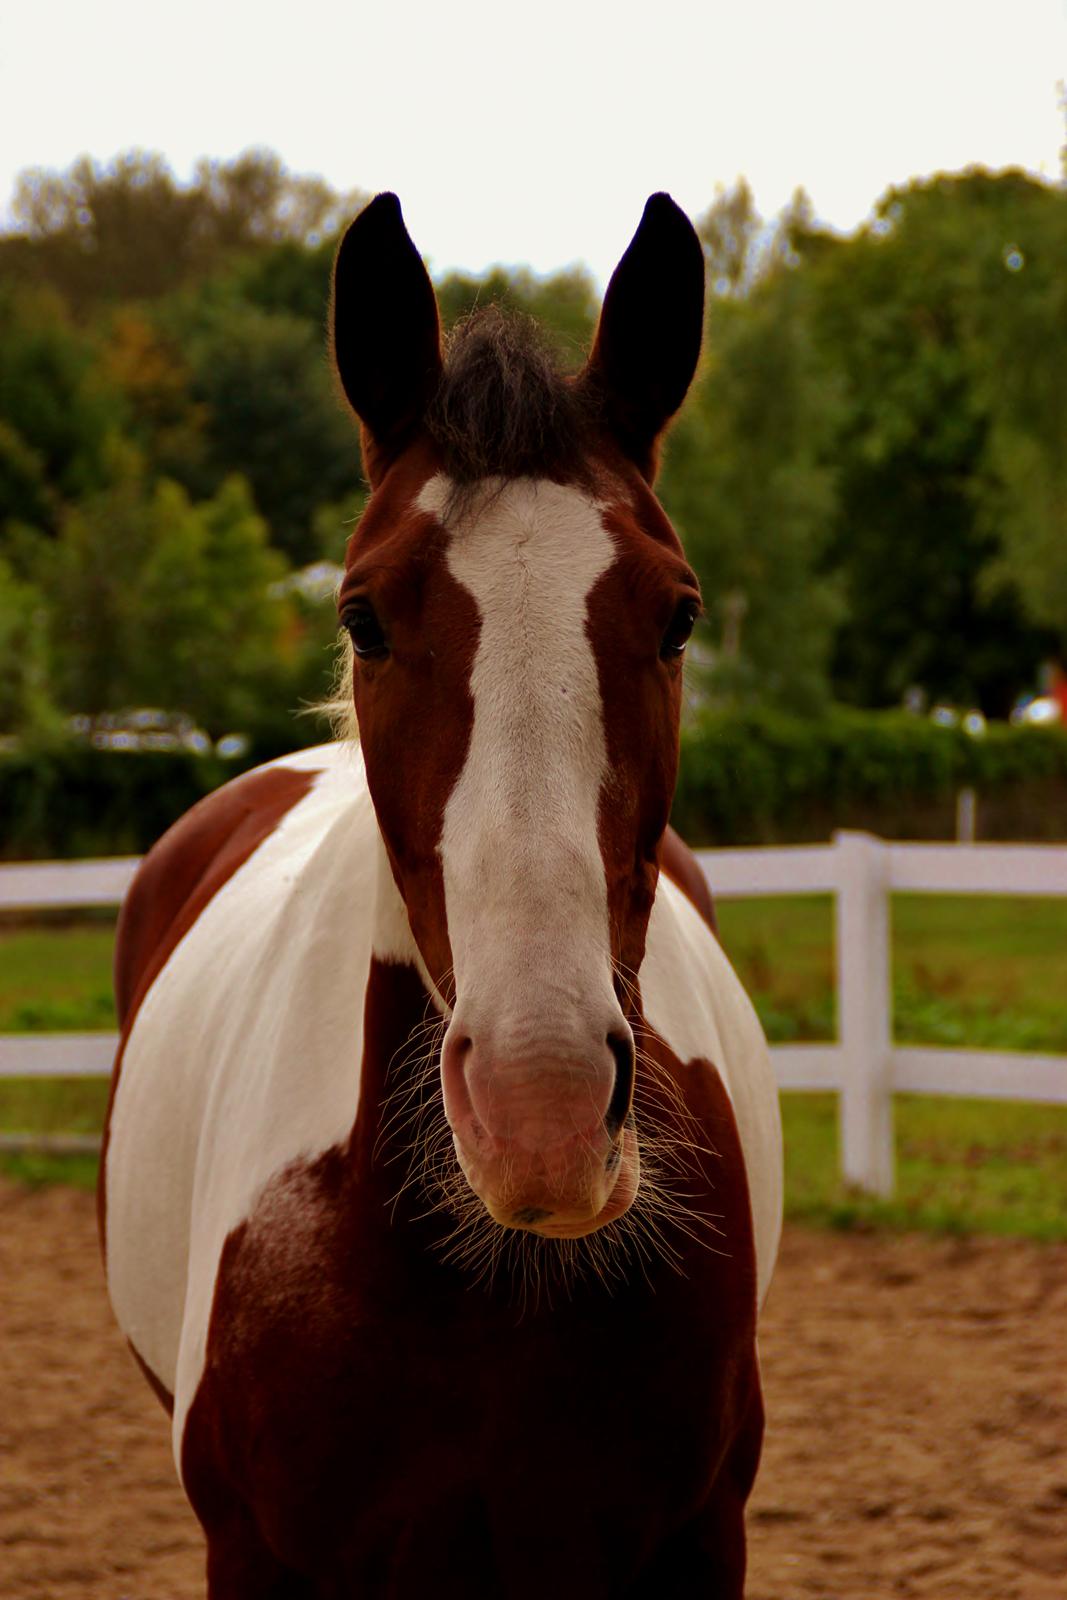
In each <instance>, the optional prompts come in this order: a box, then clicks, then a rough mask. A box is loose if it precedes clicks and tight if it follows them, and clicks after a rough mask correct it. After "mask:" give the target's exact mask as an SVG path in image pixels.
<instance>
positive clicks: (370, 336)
mask: <svg viewBox="0 0 1067 1600" xmlns="http://www.w3.org/2000/svg"><path fill="white" fill-rule="evenodd" d="M330 342H331V347H332V350H333V359H334V363H335V365H336V368H337V375H338V377H339V378H340V380H341V387H342V389H343V390H344V392H345V397H346V399H347V400H348V403H349V405H350V406H351V407H352V410H353V411H354V412H355V413H356V416H357V417H358V418H359V420H360V422H361V423H362V424H363V458H364V463H365V466H366V469H367V476H368V477H369V478H370V479H371V482H372V483H373V482H374V481H376V479H377V478H378V477H380V476H381V473H382V472H383V471H384V470H385V467H386V466H387V465H388V463H389V461H390V459H392V458H393V457H394V456H396V455H397V454H398V453H399V452H400V451H401V450H402V449H403V448H404V446H405V445H406V444H407V442H408V440H409V438H410V437H411V434H412V433H413V432H414V431H415V429H416V428H417V427H418V425H419V423H420V422H421V420H422V418H423V416H424V415H425V412H426V408H427V406H428V405H429V403H430V401H431V399H432V398H433V395H434V393H435V392H436V389H437V385H438V381H439V379H440V376H441V327H440V322H439V320H438V315H437V299H436V296H435V295H434V292H433V284H432V283H431V282H430V278H429V274H428V273H427V271H426V268H425V267H424V266H423V264H422V258H421V256H420V255H419V252H418V251H417V250H416V248H415V246H414V245H413V244H412V242H411V239H410V237H409V235H408V231H407V229H406V228H405V226H404V218H403V216H402V215H401V211H400V202H399V200H398V199H397V197H396V195H395V194H380V195H377V196H376V197H375V198H374V199H373V200H372V201H371V202H370V204H369V205H368V206H365V207H364V209H363V210H362V211H361V212H360V213H359V216H358V217H357V218H356V219H355V221H354V222H352V223H351V224H350V225H349V227H348V230H347V232H346V233H345V236H344V238H343V239H342V240H341V243H340V245H339V246H338V249H337V259H336V261H335V262H334V268H333V294H332V297H331V303H330Z"/></svg>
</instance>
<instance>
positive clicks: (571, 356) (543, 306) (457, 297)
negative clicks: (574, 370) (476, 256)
mask: <svg viewBox="0 0 1067 1600" xmlns="http://www.w3.org/2000/svg"><path fill="white" fill-rule="evenodd" d="M436 288H437V300H438V304H439V306H440V308H441V319H442V322H443V323H444V326H445V328H446V329H448V328H451V327H452V326H453V325H454V324H455V323H456V322H458V321H459V320H460V318H462V317H466V316H469V315H470V314H471V312H472V311H475V310H477V308H478V307H479V306H487V305H494V304H495V305H501V306H504V307H506V308H508V309H510V310H512V311H518V312H521V313H523V314H524V315H526V316H528V317H532V318H533V319H534V321H535V322H538V323H540V324H541V326H542V327H543V328H546V329H547V330H548V332H549V334H550V336H551V337H552V339H553V341H554V343H555V345H556V348H557V350H558V352H559V354H560V357H561V359H562V360H563V361H564V363H565V364H567V365H569V366H573V367H577V366H579V365H580V364H581V362H582V360H583V359H584V356H585V353H586V351H587V350H588V348H589V346H590V344H591V343H592V338H593V330H594V329H595V327H596V319H597V315H598V312H599V309H600V308H599V301H598V297H597V292H596V286H595V284H594V282H593V279H592V278H591V277H590V275H589V273H588V272H587V271H586V270H585V268H584V267H572V268H569V269H567V270H566V271H563V272H554V273H551V274H549V276H547V277H544V278H539V277H538V276H537V275H536V274H535V273H533V272H531V271H529V269H528V268H525V267H522V268H504V267H494V268H493V269H492V271H491V272H487V273H486V274H485V275H484V276H483V277H480V278H479V277H474V276H472V275H471V274H469V273H464V272H450V273H448V274H447V276H445V277H444V278H442V279H441V280H440V281H439V282H438V284H437V285H436Z"/></svg>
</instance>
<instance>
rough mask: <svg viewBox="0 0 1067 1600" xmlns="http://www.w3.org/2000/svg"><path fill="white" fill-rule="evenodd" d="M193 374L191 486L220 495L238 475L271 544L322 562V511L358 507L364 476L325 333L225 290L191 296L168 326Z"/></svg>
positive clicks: (294, 557) (298, 559)
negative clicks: (318, 532)
mask: <svg viewBox="0 0 1067 1600" xmlns="http://www.w3.org/2000/svg"><path fill="white" fill-rule="evenodd" d="M166 328H167V332H168V334H169V335H170V337H172V338H173V339H174V340H175V341H176V343H177V346H178V348H179V349H180V350H181V351H182V355H183V358H184V360H185V361H186V363H187V364H188V369H189V374H190V376H189V392H190V395H191V398H192V401H193V402H194V403H195V405H196V407H197V408H198V412H199V417H200V426H201V427H202V432H203V457H202V462H201V464H200V466H199V467H198V468H197V469H195V470H192V471H191V472H190V474H189V476H188V477H187V478H184V480H183V481H185V482H186V485H187V487H188V488H189V489H190V491H191V492H192V493H194V494H196V495H205V494H212V493H214V492H215V491H216V490H217V489H218V487H219V485H220V484H221V483H222V482H223V480H224V479H225V478H226V477H227V476H229V475H230V474H231V473H234V472H237V473H239V474H240V475H241V476H242V477H244V478H245V479H246V480H247V481H248V483H249V484H250V485H251V488H252V492H253V494H254V496H255V502H256V506H257V508H258V510H259V511H260V512H261V513H262V515H263V516H264V517H265V518H266V519H267V522H268V524H269V527H270V537H271V541H272V543H274V544H275V545H277V547H278V548H279V549H281V550H283V551H285V553H286V555H287V556H288V557H289V558H290V560H291V561H293V562H294V563H295V564H297V565H301V564H303V563H304V562H306V561H310V560H313V559H315V558H316V556H317V555H318V549H317V547H316V541H315V536H314V529H313V524H314V517H315V511H316V508H317V507H318V506H320V505H322V504H328V503H333V502H336V501H339V500H342V499H351V500H352V501H353V503H354V502H355V501H356V499H357V497H358V496H359V493H360V489H361V484H362V477H361V464H360V456H359V443H358V439H357V435H356V429H355V426H354V424H353V423H352V421H351V419H350V417H348V416H347V415H346V414H345V412H344V410H343V407H342V405H341V402H340V400H339V398H338V396H337V394H336V392H335V389H334V385H333V381H332V378H331V374H330V371H329V367H328V364H327V361H326V354H325V347H324V341H323V337H322V335H321V334H320V333H319V332H318V331H317V330H315V329H314V328H312V327H311V326H310V325H309V324H308V323H307V322H304V321H302V320H299V319H297V318H296V317H292V316H288V315H285V314H281V313H269V312H265V311H260V310H259V309H258V308H256V307H255V306H249V305H246V304H243V303H242V302H240V301H239V300H237V299H236V298H234V297H233V296H232V295H231V294H229V293H228V292H226V291H223V290H222V289H220V290H219V291H218V292H217V293H215V294H213V295H211V296H207V295H201V296H197V297H196V298H195V299H187V300H186V301H185V302H183V304H182V305H181V306H180V307H176V308H175V311H174V314H173V315H172V316H171V317H170V318H169V319H168V321H167V324H166Z"/></svg>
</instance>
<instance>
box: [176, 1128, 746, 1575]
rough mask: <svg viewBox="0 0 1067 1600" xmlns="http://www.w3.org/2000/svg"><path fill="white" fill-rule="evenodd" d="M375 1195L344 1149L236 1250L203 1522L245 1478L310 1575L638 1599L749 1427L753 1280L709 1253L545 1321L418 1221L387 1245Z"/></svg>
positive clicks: (291, 1555)
mask: <svg viewBox="0 0 1067 1600" xmlns="http://www.w3.org/2000/svg"><path fill="white" fill-rule="evenodd" d="M367 1198H368V1197H367V1194H366V1190H365V1186H362V1185H361V1183H360V1178H359V1174H358V1170H354V1169H353V1167H352V1165H351V1163H350V1160H349V1159H348V1158H347V1157H346V1155H345V1154H343V1153H342V1152H333V1153H331V1154H330V1155H328V1156H326V1157H323V1158H321V1159H320V1160H319V1161H318V1162H316V1163H314V1164H311V1165H309V1166H307V1167H306V1168H301V1169H299V1170H297V1169H294V1170H292V1171H290V1172H289V1173H288V1174H286V1175H285V1176H284V1177H283V1178H281V1179H279V1181H278V1183H277V1184H276V1185H275V1186H273V1189H272V1191H271V1192H269V1193H268V1194H267V1195H266V1196H265V1197H264V1201H263V1204H262V1208H261V1209H260V1211H259V1212H257V1213H254V1214H253V1216H252V1217H251V1218H250V1219H249V1220H248V1222H247V1224H245V1225H244V1226H243V1227H242V1228H240V1229H239V1230H237V1231H236V1233H235V1234H234V1235H233V1236H232V1237H231V1238H230V1239H229V1240H228V1241H227V1245H226V1247H225V1250H224V1252H223V1256H222V1260H221V1262H220V1269H219V1276H218V1282H217V1284H216V1290H215V1297H214V1314H213V1332H212V1336H211V1339H210V1341H209V1347H208V1352H207V1359H206V1363H205V1371H204V1377H203V1380H202V1382H201V1385H200V1389H199V1392H198V1394H197V1398H196V1401H195V1402H194V1405H193V1408H192V1410H191V1412H190V1414H189V1418H188V1421H187V1424H186V1430H185V1444H184V1451H183V1462H182V1471H183V1478H184V1481H185V1484H186V1488H187V1490H188V1492H189V1494H190V1497H191V1499H192V1500H193V1504H194V1506H195V1507H196V1509H197V1511H198V1512H199V1513H200V1515H201V1516H202V1517H203V1518H204V1520H205V1523H208V1522H210V1515H211V1504H212V1495H213V1485H214V1484H215V1483H216V1482H226V1483H229V1484H232V1483H233V1482H239V1483H243V1484H245V1485H246V1486H247V1490H248V1492H249V1494H250V1495H251V1496H252V1498H253V1499H254V1500H255V1502H256V1504H257V1505H258V1506H259V1507H260V1517H261V1519H262V1520H263V1521H264V1525H265V1526H267V1527H269V1528H270V1530H271V1542H272V1544H274V1546H275V1547H276V1548H277V1549H278V1550H279V1551H281V1552H282V1553H283V1554H284V1556H285V1558H286V1560H287V1561H289V1562H290V1563H291V1564H292V1565H293V1566H294V1567H295V1568H297V1569H299V1570H314V1568H315V1565H316V1563H317V1562H318V1563H321V1564H322V1565H323V1572H324V1574H326V1573H328V1572H332V1573H334V1574H335V1575H336V1574H341V1573H343V1574H344V1576H345V1581H352V1582H353V1584H355V1583H356V1581H357V1580H358V1581H360V1582H363V1583H365V1584H370V1585H376V1587H375V1586H372V1587H371V1588H370V1590H369V1592H375V1593H378V1592H381V1593H389V1594H394V1593H395V1594H397V1595H398V1596H399V1595H403V1596H407V1595H408V1594H411V1595H412V1596H414V1595H416V1594H418V1593H421V1592H422V1586H423V1585H425V1584H428V1583H430V1582H431V1580H433V1585H434V1592H445V1593H450V1592H452V1591H451V1590H450V1589H449V1588H448V1587H447V1585H448V1583H449V1581H451V1578H452V1577H454V1579H455V1581H456V1583H457V1588H456V1591H455V1592H457V1593H458V1592H463V1591H462V1588H461V1585H460V1579H461V1577H462V1582H465V1583H467V1584H468V1585H471V1584H473V1587H468V1588H467V1590H466V1591H465V1592H467V1593H477V1594H479V1595H483V1594H484V1595H486V1596H490V1595H492V1594H494V1593H497V1592H499V1593H501V1594H507V1595H509V1596H525V1595H526V1594H527V1593H529V1594H530V1595H531V1596H532V1595H534V1594H539V1595H540V1594H543V1592H544V1586H545V1585H546V1584H548V1583H551V1582H553V1581H554V1582H555V1583H556V1584H557V1587H558V1583H559V1573H560V1571H561V1570H563V1571H566V1572H567V1573H568V1574H569V1575H570V1576H569V1578H568V1582H573V1583H574V1584H575V1587H574V1589H573V1590H571V1589H566V1590H565V1591H564V1592H566V1593H571V1592H573V1593H578V1592H582V1593H589V1594H591V1595H594V1596H596V1595H609V1594H616V1593H622V1592H625V1587H624V1584H625V1583H626V1582H628V1581H629V1580H628V1578H627V1575H630V1576H632V1575H633V1574H636V1573H637V1572H639V1571H640V1570H642V1568H643V1567H644V1566H645V1565H647V1562H648V1560H649V1558H650V1553H651V1552H654V1551H655V1550H656V1549H657V1548H659V1547H660V1546H661V1545H662V1544H663V1543H664V1541H665V1540H667V1539H669V1537H670V1536H671V1534H672V1533H673V1532H674V1530H676V1529H678V1528H680V1527H682V1526H683V1525H688V1524H690V1523H692V1521H693V1519H694V1517H696V1518H699V1517H700V1516H701V1515H702V1514H703V1513H704V1512H705V1511H706V1509H707V1507H706V1502H707V1500H708V1490H709V1485H710V1484H711V1483H712V1482H713V1480H714V1479H715V1478H716V1475H717V1473H718V1471H719V1468H720V1466H721V1462H722V1458H723V1455H724V1452H725V1450H726V1448H727V1442H728V1441H729V1440H731V1439H732V1438H734V1437H736V1435H737V1434H738V1431H739V1428H740V1427H741V1426H742V1425H743V1422H744V1417H743V1414H741V1413H743V1411H744V1408H745V1406H746V1405H747V1404H748V1402H749V1400H750V1398H751V1395H752V1393H753V1392H754V1390H755V1370H754V1359H753V1357H752V1338H753V1326H752V1324H753V1322H754V1295H753V1286H752V1280H751V1275H750V1274H749V1275H748V1276H747V1280H746V1275H745V1273H744V1270H743V1263H742V1262H741V1260H738V1259H732V1258H730V1257H729V1256H725V1255H724V1256H720V1257H718V1258H707V1257H706V1258H705V1259H704V1260H703V1261H700V1260H699V1259H697V1260H695V1261H693V1262H690V1263H688V1266H689V1267H690V1268H691V1269H694V1270H693V1276H691V1277H683V1276H682V1275H681V1274H679V1273H671V1274H669V1276H657V1275H656V1274H653V1283H652V1284H651V1285H649V1284H646V1283H643V1284H642V1285H641V1286H640V1287H637V1286H636V1285H633V1286H629V1287H627V1288H626V1289H625V1290H624V1291H623V1292H622V1293H620V1294H619V1295H618V1296H615V1297H607V1296H605V1295H604V1294H603V1293H602V1292H600V1290H599V1287H591V1286H589V1285H577V1286H576V1287H575V1288H574V1290H573V1291H572V1294H571V1296H570V1298H569V1299H564V1300H562V1301H561V1302H559V1303H555V1304H553V1305H551V1306H549V1305H547V1304H544V1303H538V1304H536V1305H529V1306H527V1307H526V1309H525V1310H522V1309H521V1308H520V1307H519V1306H517V1305H516V1304H515V1302H514V1299H513V1295H512V1287H513V1286H509V1285H507V1284H498V1285H496V1286H495V1287H494V1288H493V1289H491V1290H489V1291H488V1292H484V1293H481V1294H477V1293H473V1294H472V1292H471V1290H470V1289H469V1287H467V1285H466V1284H465V1283H464V1282H463V1280H462V1279H460V1278H459V1276H458V1275H457V1274H454V1273H451V1272H448V1271H447V1270H443V1269H442V1268H441V1267H440V1265H439V1264H438V1263H436V1262H434V1261H433V1257H432V1256H431V1255H428V1254H427V1253H426V1251H425V1248H424V1247H425V1244H426V1240H425V1238H424V1237H420V1228H419V1225H418V1224H417V1223H416V1224H414V1225H413V1232H412V1237H411V1239H410V1241H409V1242H408V1243H407V1244H405V1242H404V1241H403V1240H400V1241H398V1240H397V1239H396V1237H395V1235H393V1234H391V1233H390V1232H389V1231H388V1230H386V1231H383V1228H382V1223H381V1220H380V1218H379V1217H377V1216H375V1215H374V1214H373V1211H368V1206H367ZM422 1231H423V1232H424V1231H425V1230H422ZM709 1261H712V1264H711V1266H710V1270H709ZM746 1302H747V1304H748V1306H749V1312H748V1315H747V1317H746V1316H745V1314H744V1311H743V1309H742V1308H743V1307H744V1305H745V1303H746ZM739 1310H740V1311H741V1314H740V1315H738V1312H739ZM221 1440H228V1441H230V1443H229V1445H228V1446H227V1447H226V1448H225V1450H222V1449H221V1447H220V1443H219V1442H220V1441H221ZM483 1563H484V1571H482V1565H483ZM480 1571H482V1576H481V1579H479V1578H478V1573H479V1572H480ZM553 1572H555V1575H556V1576H555V1578H554V1579H553ZM580 1574H584V1575H585V1576H584V1577H583V1578H582V1579H581V1583H582V1587H581V1590H580V1591H579V1587H578V1585H579V1575H580ZM442 1579H443V1581H444V1582H445V1585H446V1587H445V1588H444V1590H440V1589H439V1588H438V1585H439V1584H440V1583H441V1582H442ZM338 1581H340V1579H339V1580H338ZM479 1582H480V1583H481V1587H479V1586H478V1585H479ZM527 1584H529V1588H527V1587H526V1585H527ZM538 1586H540V1587H538Z"/></svg>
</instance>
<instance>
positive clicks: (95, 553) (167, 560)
mask: <svg viewBox="0 0 1067 1600" xmlns="http://www.w3.org/2000/svg"><path fill="white" fill-rule="evenodd" d="M118 454H119V459H117V460H116V461H114V462H113V464H112V465H113V471H112V483H111V484H110V486H109V487H108V488H106V489H104V490H102V491H99V492H98V493H96V494H94V495H91V496H87V497H86V498H85V499H84V500H83V501H82V502H81V503H80V504H79V505H78V506H76V507H71V508H69V509H68V510H67V511H66V512H65V513H64V516H63V519H62V525H61V529H60V534H59V538H58V540H57V541H56V542H55V543H54V544H53V545H52V546H50V547H49V548H48V549H47V550H46V551H45V552H44V554H43V556H42V561H41V570H40V579H39V586H40V588H41V589H42V590H44V591H45V592H46V593H47V596H48V605H49V612H50V634H51V650H52V659H53V663H54V668H53V670H54V679H55V685H56V695H57V698H58V699H59V700H60V702H61V703H62V704H63V705H64V706H65V707H66V708H67V709H68V710H69V711H78V712H88V713H93V714H95V713H99V712H102V711H120V710H125V709H129V708H130V707H133V706H143V705H150V706H162V707H164V708H166V709H168V710H182V711H187V712H189V713H190V714H191V715H192V716H193V717H195V718H196V719H197V720H198V721H199V722H201V724H202V725H203V726H204V727H205V728H206V729H207V730H208V732H210V733H211V734H213V735H218V734H221V733H223V732H225V731H227V730H228V729H231V728H234V727H237V728H243V727H245V726H246V725H247V724H248V723H249V722H250V721H253V720H254V719H255V717H256V714H257V709H258V707H259V706H260V704H261V703H263V702H266V701H269V700H270V699H271V697H272V696H276V695H284V694H285V693H286V685H285V671H286V665H287V651H286V638H287V631H288V628H289V624H290V607H289V604H288V602H287V600H286V599H285V597H284V595H283V594H281V593H280V592H279V591H278V589H277V585H278V583H279V581H280V580H281V578H282V577H283V576H284V573H285V562H284V560H283V558H282V557H281V556H280V555H279V554H278V553H277V552H276V551H272V550H271V549H270V548H269V545H268V540H267V529H266V525H265V524H264V522H263V519H262V518H261V517H260V516H258V515H257V513H256V510H255V507H254V505H253V503H252V499H251V496H250V494H249V491H248V487H247V485H246V484H244V483H243V482H242V481H241V480H240V479H239V478H236V477H234V478H231V479H229V480H228V481H227V482H226V483H224V484H223V485H222V487H221V488H220V490H219V492H218V493H217V494H216V495H215V496H213V497H212V498H211V499H209V500H207V501H205V502H202V503H201V504H198V505H197V504H193V503H192V502H191V501H190V499H189V497H188V495H187V494H186V492H185V491H184V490H183V489H182V488H181V487H180V486H179V485H177V484H175V483H173V482H170V481H169V480H167V479H158V480H157V481H156V482H155V483H149V482H148V481H146V479H145V477H144V474H143V468H142V463H141V462H140V461H139V459H138V458H137V456H136V454H135V453H133V452H132V451H130V450H129V448H128V447H124V448H122V449H121V450H120V451H119V452H118Z"/></svg>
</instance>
